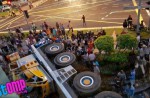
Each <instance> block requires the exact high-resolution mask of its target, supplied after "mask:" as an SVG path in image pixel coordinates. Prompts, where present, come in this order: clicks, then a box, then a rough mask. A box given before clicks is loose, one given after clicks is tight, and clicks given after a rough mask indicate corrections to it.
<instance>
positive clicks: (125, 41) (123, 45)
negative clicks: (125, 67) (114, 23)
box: [117, 34, 137, 49]
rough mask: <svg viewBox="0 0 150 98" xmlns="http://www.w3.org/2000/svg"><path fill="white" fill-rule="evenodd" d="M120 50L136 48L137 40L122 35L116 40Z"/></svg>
mask: <svg viewBox="0 0 150 98" xmlns="http://www.w3.org/2000/svg"><path fill="white" fill-rule="evenodd" d="M117 42H118V47H119V48H120V49H132V48H136V47H137V39H136V37H134V36H131V35H128V34H123V35H120V36H119V37H118V38H117Z"/></svg>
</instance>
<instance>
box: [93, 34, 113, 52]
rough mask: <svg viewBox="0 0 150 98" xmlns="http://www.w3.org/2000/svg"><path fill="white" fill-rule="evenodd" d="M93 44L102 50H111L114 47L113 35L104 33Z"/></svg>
mask: <svg viewBox="0 0 150 98" xmlns="http://www.w3.org/2000/svg"><path fill="white" fill-rule="evenodd" d="M94 44H95V46H96V47H97V48H98V49H99V50H100V51H102V50H104V51H105V52H108V53H110V52H112V51H113V49H114V40H113V37H111V36H108V35H105V36H100V37H99V38H97V39H96V40H95V42H94Z"/></svg>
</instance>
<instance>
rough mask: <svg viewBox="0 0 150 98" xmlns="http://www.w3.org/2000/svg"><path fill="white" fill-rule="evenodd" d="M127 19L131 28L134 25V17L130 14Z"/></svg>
mask: <svg viewBox="0 0 150 98" xmlns="http://www.w3.org/2000/svg"><path fill="white" fill-rule="evenodd" d="M127 21H128V28H130V29H131V27H132V25H133V24H132V21H133V19H132V17H131V15H129V17H128V19H127Z"/></svg>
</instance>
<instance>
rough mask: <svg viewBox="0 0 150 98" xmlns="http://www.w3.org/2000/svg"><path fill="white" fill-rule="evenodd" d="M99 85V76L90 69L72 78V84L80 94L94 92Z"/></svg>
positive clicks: (87, 94)
mask: <svg viewBox="0 0 150 98" xmlns="http://www.w3.org/2000/svg"><path fill="white" fill-rule="evenodd" d="M100 85H101V77H100V76H99V75H98V74H96V73H93V72H90V71H85V72H81V73H79V74H77V75H76V76H75V78H74V80H73V86H74V88H75V89H76V90H77V92H78V93H79V95H80V96H89V95H92V94H94V93H96V92H97V91H98V90H99V88H100Z"/></svg>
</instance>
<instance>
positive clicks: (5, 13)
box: [0, 9, 18, 17]
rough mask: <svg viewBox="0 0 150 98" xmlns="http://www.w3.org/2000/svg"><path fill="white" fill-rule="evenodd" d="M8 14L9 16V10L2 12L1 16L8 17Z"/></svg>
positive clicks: (15, 10)
mask: <svg viewBox="0 0 150 98" xmlns="http://www.w3.org/2000/svg"><path fill="white" fill-rule="evenodd" d="M12 11H14V12H15V13H17V12H18V10H17V9H12ZM7 16H9V11H5V12H0V17H7Z"/></svg>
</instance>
